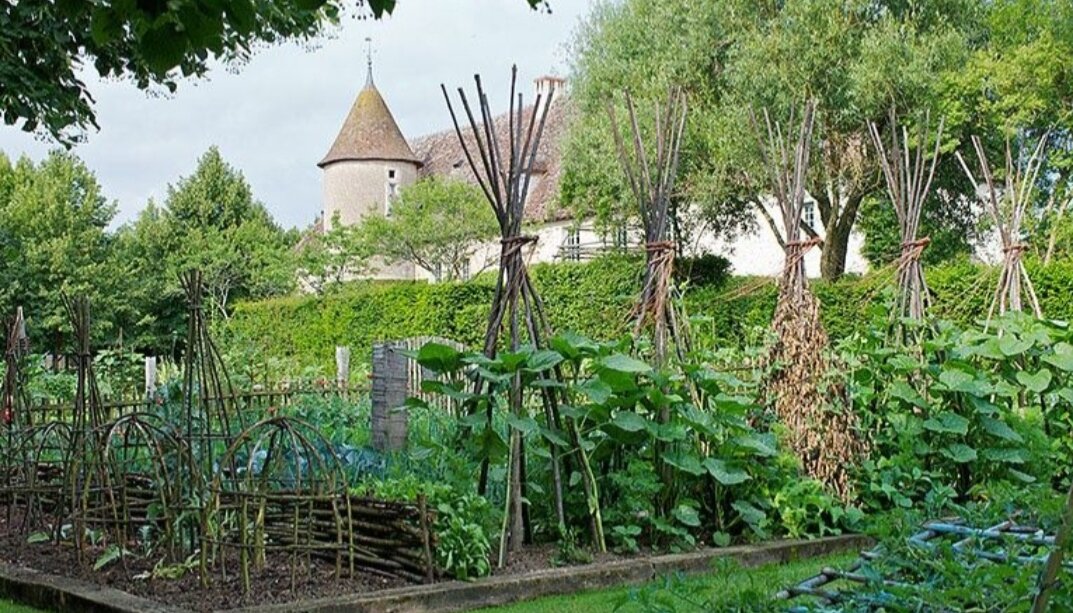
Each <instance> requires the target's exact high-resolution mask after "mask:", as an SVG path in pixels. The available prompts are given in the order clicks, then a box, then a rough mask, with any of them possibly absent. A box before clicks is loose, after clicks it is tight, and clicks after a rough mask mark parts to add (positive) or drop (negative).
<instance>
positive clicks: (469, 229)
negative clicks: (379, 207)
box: [360, 177, 498, 280]
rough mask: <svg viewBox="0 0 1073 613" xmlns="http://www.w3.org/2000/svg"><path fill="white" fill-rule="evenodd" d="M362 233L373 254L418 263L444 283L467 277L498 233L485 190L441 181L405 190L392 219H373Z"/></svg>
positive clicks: (364, 224)
mask: <svg viewBox="0 0 1073 613" xmlns="http://www.w3.org/2000/svg"><path fill="white" fill-rule="evenodd" d="M360 228H361V230H360V232H361V234H362V236H363V240H364V241H365V242H366V244H367V245H368V246H369V250H370V252H371V253H375V254H376V255H378V256H381V257H383V258H385V259H386V260H388V261H389V262H392V261H409V262H414V263H415V264H417V265H418V266H420V267H421V268H424V269H425V270H427V271H429V272H431V273H432V275H433V276H434V277H435V278H436V279H438V280H456V279H465V278H467V277H468V276H469V274H471V273H472V272H473V271H470V270H468V267H469V263H470V260H471V258H472V257H473V255H474V254H475V253H476V250H477V248H478V246H479V245H480V243H481V242H483V241H486V240H488V239H489V238H491V237H493V236H495V235H496V232H497V230H498V226H497V225H496V219H495V215H494V214H493V213H492V210H491V208H490V207H489V206H488V203H487V202H486V201H485V200H484V196H483V195H482V194H481V192H480V190H478V189H477V188H476V187H474V186H473V185H470V184H469V183H464V182H462V181H457V180H451V179H440V178H435V177H430V178H426V179H422V180H420V181H418V182H417V183H414V184H413V185H410V186H408V187H406V188H404V189H403V190H402V191H401V192H400V193H399V196H398V197H397V198H396V199H395V200H394V201H393V202H392V203H391V215H390V216H389V217H382V216H379V215H376V216H370V217H368V218H366V219H365V220H364V221H363V222H362V224H361V226H360Z"/></svg>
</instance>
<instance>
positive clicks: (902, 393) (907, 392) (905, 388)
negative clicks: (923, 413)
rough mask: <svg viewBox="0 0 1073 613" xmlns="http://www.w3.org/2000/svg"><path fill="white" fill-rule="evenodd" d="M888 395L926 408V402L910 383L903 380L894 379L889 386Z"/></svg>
mask: <svg viewBox="0 0 1073 613" xmlns="http://www.w3.org/2000/svg"><path fill="white" fill-rule="evenodd" d="M890 395H891V396H893V397H895V398H897V399H899V400H902V401H904V402H907V403H909V404H911V405H913V406H915V407H920V408H922V409H926V408H928V403H927V402H926V401H925V400H924V397H923V396H921V395H920V393H919V392H917V391H916V390H915V389H913V387H912V386H911V385H909V384H908V383H906V382H905V381H895V382H894V383H893V384H891V386H890Z"/></svg>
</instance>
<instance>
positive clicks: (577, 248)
mask: <svg viewBox="0 0 1073 613" xmlns="http://www.w3.org/2000/svg"><path fill="white" fill-rule="evenodd" d="M563 259H564V260H566V261H568V262H577V261H580V260H581V230H580V229H578V228H570V229H569V230H567V231H566V239H565V240H563Z"/></svg>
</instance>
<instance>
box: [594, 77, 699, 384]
mask: <svg viewBox="0 0 1073 613" xmlns="http://www.w3.org/2000/svg"><path fill="white" fill-rule="evenodd" d="M624 98H625V102H626V112H627V116H628V126H629V135H630V144H629V145H627V144H626V141H625V139H624V138H623V131H622V129H621V128H620V127H619V122H618V119H617V117H616V115H615V106H614V103H613V102H610V101H609V102H608V105H607V113H608V116H609V117H610V119H611V128H612V135H613V137H614V141H615V148H616V149H617V151H618V155H619V159H620V161H621V163H622V170H623V172H624V173H625V175H626V182H627V183H628V185H629V187H630V192H631V193H632V194H633V197H634V200H635V201H636V202H637V208H638V213H639V214H640V218H641V224H642V226H643V227H644V232H645V275H644V282H643V284H642V286H641V294H640V296H639V298H638V300H637V303H636V304H635V305H634V307H633V312H632V314H631V315H632V318H633V320H634V335H635V336H637V335H640V334H641V332H642V331H643V330H644V328H645V327H646V326H651V327H652V343H653V349H654V353H655V358H656V362H657V364H658V365H662V364H663V363H664V362H665V361H666V359H667V353H668V345H669V344H670V343H673V344H674V346H675V351H676V352H677V353H678V356H679V357H682V356H683V354H684V353H685V351H687V350H688V348H689V339H688V330H686V329H685V325H684V322H683V321H682V320H681V319H680V317H679V315H678V313H677V311H676V308H675V304H674V301H673V296H672V289H673V279H674V257H675V252H676V250H677V249H676V246H675V244H674V242H673V241H671V240H670V237H669V227H668V223H669V215H668V210H669V207H670V203H671V198H672V196H673V194H674V183H675V178H676V176H677V174H678V158H679V156H678V154H679V150H680V149H681V144H682V134H683V133H684V132H685V126H686V114H687V108H688V105H687V101H686V96H685V93H684V92H683V91H682V89H681V88H673V89H672V90H671V91H670V93H669V94H668V96H667V102H666V104H663V105H662V106H661V105H660V104H659V103H657V104H656V106H655V126H654V130H653V136H654V139H655V146H654V150H655V151H654V156H652V157H650V154H649V151H648V149H647V148H646V146H645V142H644V141H645V139H644V136H643V134H642V132H641V127H640V125H639V124H638V121H637V111H636V109H635V107H634V104H633V98H632V97H631V96H630V94H629V92H625V94H624ZM631 147H632V152H631V150H630V149H631Z"/></svg>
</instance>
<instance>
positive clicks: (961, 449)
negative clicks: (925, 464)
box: [939, 443, 976, 464]
mask: <svg viewBox="0 0 1073 613" xmlns="http://www.w3.org/2000/svg"><path fill="white" fill-rule="evenodd" d="M939 452H940V453H942V454H943V455H944V456H946V457H948V458H950V459H951V460H953V461H955V462H957V463H959V464H964V463H966V462H972V461H973V460H975V459H976V450H975V449H973V448H972V447H969V446H968V445H963V444H961V443H954V444H953V445H947V446H946V447H943V448H942V449H941V450H940V451H939Z"/></svg>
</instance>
